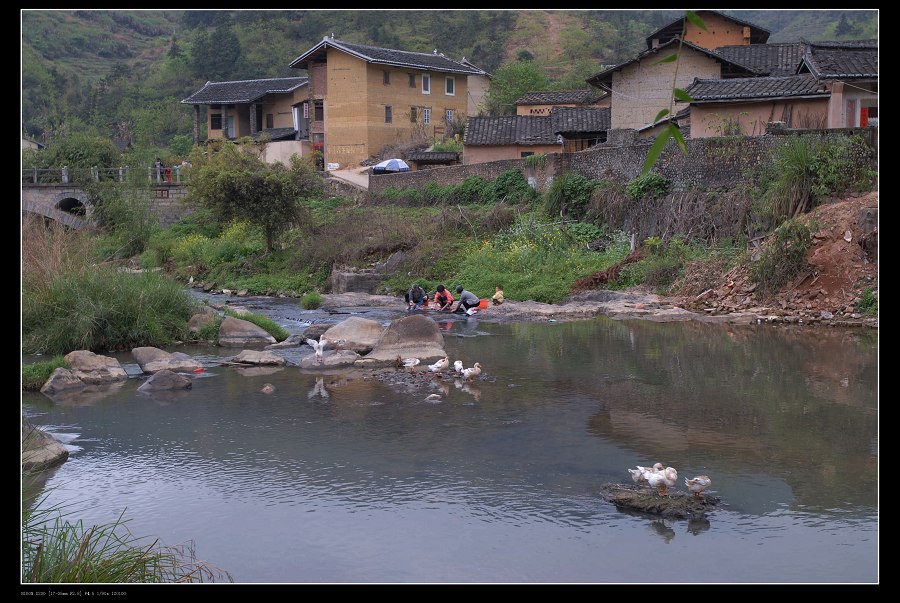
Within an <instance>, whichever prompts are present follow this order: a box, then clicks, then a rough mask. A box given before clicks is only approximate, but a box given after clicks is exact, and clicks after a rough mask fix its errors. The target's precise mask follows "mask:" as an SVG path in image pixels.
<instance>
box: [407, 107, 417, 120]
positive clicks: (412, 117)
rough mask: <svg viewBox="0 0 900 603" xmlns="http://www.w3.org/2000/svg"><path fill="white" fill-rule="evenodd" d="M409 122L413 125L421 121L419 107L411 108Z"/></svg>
mask: <svg viewBox="0 0 900 603" xmlns="http://www.w3.org/2000/svg"><path fill="white" fill-rule="evenodd" d="M409 121H411V122H412V123H416V122H417V121H419V108H418V107H410V108H409Z"/></svg>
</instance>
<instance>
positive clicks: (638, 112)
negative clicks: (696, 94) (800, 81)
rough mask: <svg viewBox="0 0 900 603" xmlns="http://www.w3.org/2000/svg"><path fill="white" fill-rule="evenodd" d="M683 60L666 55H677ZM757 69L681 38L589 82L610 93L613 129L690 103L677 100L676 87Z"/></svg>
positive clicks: (640, 125)
mask: <svg viewBox="0 0 900 603" xmlns="http://www.w3.org/2000/svg"><path fill="white" fill-rule="evenodd" d="M676 53H677V55H678V60H677V61H675V60H669V61H666V59H667V58H668V57H670V56H672V55H674V54H676ZM756 75H759V73H758V72H756V71H754V70H752V69H750V68H749V67H745V66H744V65H741V64H739V63H736V62H733V61H729V60H728V59H726V58H724V57H722V56H720V55H718V54H716V53H715V52H714V51H712V50H708V49H706V48H703V47H701V46H697V45H695V44H692V43H690V42H679V41H678V39H677V38H675V39H671V40H669V41H667V42H663V43H661V44H659V45H658V46H655V47H653V48H651V49H650V50H646V51H644V52H642V53H641V54H639V55H638V56H637V57H635V58H633V59H631V60H629V61H626V62H624V63H621V64H619V65H615V66H613V67H610V68H608V69H606V70H604V71H601V72H600V73H598V74H596V75H593V76H591V77H590V78H588V79H587V82H588V83H589V84H590V85H592V86H595V87H597V88H599V89H601V90H604V91H606V92H609V93H610V95H611V103H610V109H611V110H612V128H614V129H625V128H629V129H635V130H637V129H640V128H643V127H645V126H648V125H652V124H653V123H654V122H655V121H656V117H657V115H658V114H659V112H660V110H662V109H672V108H673V107H674V110H672V113H676V112H678V111H680V110H681V109H683V108H685V107H686V106H687V104H686V103H683V102H674V103H673V99H672V89H673V88H681V89H684V88H687V87H688V85H690V84H691V82H693V81H694V79H696V78H702V79H723V78H732V77H753V76H756Z"/></svg>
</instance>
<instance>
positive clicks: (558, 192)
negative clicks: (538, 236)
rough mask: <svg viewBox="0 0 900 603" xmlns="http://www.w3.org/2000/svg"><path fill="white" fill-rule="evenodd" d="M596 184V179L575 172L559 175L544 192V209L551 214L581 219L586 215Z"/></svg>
mask: <svg viewBox="0 0 900 603" xmlns="http://www.w3.org/2000/svg"><path fill="white" fill-rule="evenodd" d="M596 185H597V183H596V182H595V181H593V180H591V179H590V178H585V177H584V176H582V175H581V174H576V173H575V172H567V173H565V174H563V175H561V176H558V177H557V178H554V179H553V182H552V183H551V184H550V186H549V188H547V192H546V193H544V209H545V211H546V212H547V214H548V215H550V216H568V217H570V218H574V219H576V220H580V219H581V218H583V217H584V214H585V210H586V209H587V206H588V202H589V201H590V199H591V193H592V192H593V190H594V187H595V186H596Z"/></svg>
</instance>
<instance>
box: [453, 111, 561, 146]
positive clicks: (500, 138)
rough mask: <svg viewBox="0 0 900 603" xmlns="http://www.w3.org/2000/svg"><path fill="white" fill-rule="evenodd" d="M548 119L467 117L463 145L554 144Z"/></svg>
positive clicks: (510, 116)
mask: <svg viewBox="0 0 900 603" xmlns="http://www.w3.org/2000/svg"><path fill="white" fill-rule="evenodd" d="M550 119H551V118H550V117H549V116H547V117H543V116H539V117H535V116H532V115H504V116H502V117H469V118H468V119H467V120H466V132H465V134H463V144H467V145H512V144H523V145H524V144H556V136H555V135H554V134H553V131H552V128H551V122H550Z"/></svg>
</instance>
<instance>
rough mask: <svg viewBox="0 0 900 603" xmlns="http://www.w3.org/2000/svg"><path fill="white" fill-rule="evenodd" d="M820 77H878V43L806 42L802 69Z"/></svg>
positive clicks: (860, 41) (866, 41) (868, 41)
mask: <svg viewBox="0 0 900 603" xmlns="http://www.w3.org/2000/svg"><path fill="white" fill-rule="evenodd" d="M805 70H809V72H810V73H812V74H813V75H815V76H816V77H818V78H820V79H821V78H824V79H833V78H842V79H870V78H877V77H878V42H877V41H876V40H854V41H850V42H807V46H806V52H805V53H804V54H803V64H802V66H801V71H805Z"/></svg>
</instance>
